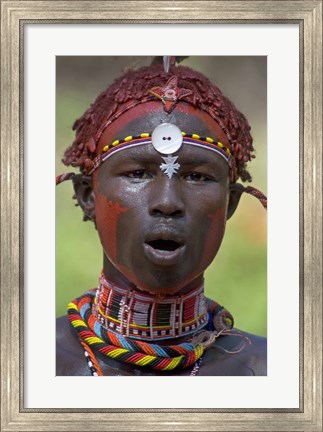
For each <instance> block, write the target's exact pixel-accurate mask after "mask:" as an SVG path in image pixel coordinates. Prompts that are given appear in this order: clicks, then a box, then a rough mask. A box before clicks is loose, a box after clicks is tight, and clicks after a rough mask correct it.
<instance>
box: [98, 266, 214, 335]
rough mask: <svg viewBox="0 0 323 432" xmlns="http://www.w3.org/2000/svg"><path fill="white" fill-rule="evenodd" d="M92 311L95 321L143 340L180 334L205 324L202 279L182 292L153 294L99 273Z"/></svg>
mask: <svg viewBox="0 0 323 432" xmlns="http://www.w3.org/2000/svg"><path fill="white" fill-rule="evenodd" d="M92 313H93V315H94V316H95V318H96V320H97V322H98V323H99V324H101V326H103V327H104V328H106V329H107V330H111V331H113V332H115V333H117V334H119V335H122V336H126V337H129V338H137V339H142V340H147V341H148V340H150V341H152V340H165V339H171V338H179V337H182V336H186V335H189V334H192V333H195V332H196V331H198V330H200V329H201V328H203V327H204V326H205V325H206V324H207V319H208V315H207V305H206V300H205V297H204V285H203V283H202V284H201V285H200V286H199V287H197V288H195V289H193V290H191V291H190V292H189V293H186V294H184V295H178V294H176V295H163V296H158V295H152V294H148V293H145V292H142V291H139V290H137V289H136V288H135V286H126V287H124V286H121V285H118V284H115V283H113V282H111V281H109V280H107V279H106V278H105V276H104V274H102V276H101V278H100V284H99V287H98V289H97V291H96V296H95V301H94V303H93V307H92Z"/></svg>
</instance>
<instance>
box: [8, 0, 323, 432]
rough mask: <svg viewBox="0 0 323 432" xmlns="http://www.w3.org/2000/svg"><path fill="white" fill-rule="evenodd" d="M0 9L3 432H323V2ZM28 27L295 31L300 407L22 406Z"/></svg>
mask: <svg viewBox="0 0 323 432" xmlns="http://www.w3.org/2000/svg"><path fill="white" fill-rule="evenodd" d="M1 9H2V14H1V15H2V16H1V20H2V25H1V93H2V105H1V121H2V123H1V124H2V128H1V156H2V157H1V430H2V431H14V430H20V431H27V430H32V431H35V430H37V431H52V430H62V431H65V430H66V431H67V430H69V431H73V430H75V431H80V430H84V431H85V430H87V431H90V430H96V431H97V430H102V431H103V430H106V431H118V430H119V431H125V430H129V431H139V430H151V431H201V430H208V431H212V430H214V431H215V430H216V431H220V430H232V431H240V430H241V431H242V430H246V431H247V430H248V431H253V430H254V431H256V430H257V431H259V430H266V431H268V430H271V431H289V430H304V431H322V229H321V227H322V191H321V185H322V1H304V2H298V1H296V2H295V1H279V2H277V1H272V0H269V1H265V2H264V1H219V2H218V1H191V2H188V1H176V2H175V1H174V2H169V1H120V2H111V1H107V2H97V1H91V2H82V1H76V2H68V1H56V0H54V1H21V2H14V1H2V2H1ZM143 16H144V17H145V18H144V19H143V18H142V17H143ZM31 22H33V23H37V22H39V23H42V24H50V23H59V22H61V23H63V22H64V23H68V22H73V23H79V24H82V23H86V22H93V23H99V22H100V23H102V22H113V23H122V22H131V23H138V24H139V23H173V24H179V23H184V22H185V23H188V24H193V23H195V22H199V23H240V24H244V23H245V24H247V23H260V24H261V23H279V24H286V25H288V24H289V23H297V24H298V25H299V28H300V35H301V36H300V47H301V53H300V96H301V97H300V99H301V113H300V124H301V131H300V132H301V133H300V137H301V141H302V142H304V141H305V138H306V142H310V143H311V145H310V146H306V147H305V146H304V147H303V145H301V146H300V147H301V155H300V156H301V166H300V180H301V184H300V195H301V196H300V220H301V224H300V226H301V232H300V250H301V254H300V286H301V290H300V292H301V299H300V300H301V305H302V307H301V314H300V340H301V350H300V351H301V352H300V384H301V385H300V406H299V408H297V409H294V408H293V409H288V408H286V409H277V410H275V409H256V408H254V409H231V408H230V409H229V408H228V409H186V408H183V409H175V410H173V409H122V410H114V411H111V410H104V409H77V408H73V409H36V408H25V407H24V374H23V364H24V363H23V359H24V339H23V311H24V292H23V281H24V258H25V257H24V242H23V239H24V216H23V215H24V195H23V190H24V188H23V186H24V185H23V175H24V171H23V167H24V165H23V156H24V142H23V127H24V124H23V119H24V111H23V102H24V99H23V92H22V89H23V74H22V67H21V66H22V62H23V57H24V51H23V29H24V25H25V24H26V23H31ZM303 148H304V151H303ZM305 149H306V150H305ZM17 161H19V163H18V162H17ZM18 209H19V210H18ZM317 227H319V228H317ZM17 305H19V308H18V307H17ZM18 341H19V343H18ZM120 415H121V416H122V422H121V421H120Z"/></svg>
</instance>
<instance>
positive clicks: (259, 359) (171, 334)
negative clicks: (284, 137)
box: [57, 58, 266, 376]
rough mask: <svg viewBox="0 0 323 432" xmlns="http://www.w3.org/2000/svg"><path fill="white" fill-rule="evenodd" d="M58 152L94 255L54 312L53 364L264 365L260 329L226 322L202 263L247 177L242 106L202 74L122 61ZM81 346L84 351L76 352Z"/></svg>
mask: <svg viewBox="0 0 323 432" xmlns="http://www.w3.org/2000/svg"><path fill="white" fill-rule="evenodd" d="M74 128H75V129H76V138H75V141H74V143H73V144H72V146H71V147H70V148H69V149H67V151H66V152H65V157H64V163H65V164H66V165H72V166H76V167H79V168H80V171H81V174H78V175H74V174H72V175H63V176H59V178H58V183H59V182H61V181H63V180H65V179H67V178H72V179H73V184H74V189H75V195H76V198H77V201H78V204H79V205H80V206H81V208H82V210H83V212H84V216H85V219H90V220H92V221H93V222H94V224H95V227H96V229H97V231H98V235H99V238H100V241H101V244H102V247H103V252H104V263H103V271H102V275H101V278H100V284H99V287H98V289H97V290H92V291H90V292H89V293H86V294H85V295H84V296H82V297H80V298H78V299H75V300H74V301H73V302H71V303H70V305H69V308H68V318H69V319H67V318H66V317H63V318H60V319H59V320H58V324H57V374H58V375H91V374H92V375H94V376H97V375H141V374H143V375H154V374H162V375H165V374H176V375H196V374H199V375H265V374H266V341H265V339H264V338H260V337H257V336H254V335H250V334H247V333H244V332H242V331H240V330H236V329H234V328H233V318H232V316H231V314H230V313H229V312H228V311H226V310H225V309H224V308H222V307H221V306H220V305H218V304H217V303H216V302H213V301H210V300H206V299H205V297H204V286H203V274H204V271H205V270H206V268H207V267H208V266H209V264H210V263H211V262H212V260H213V259H214V257H215V256H216V254H217V252H218V250H219V248H220V245H221V242H222V239H223V235H224V232H225V226H226V220H227V219H228V218H230V217H231V216H232V214H233V213H234V211H235V209H236V207H237V205H238V202H239V199H240V196H241V194H242V193H243V192H248V193H251V194H252V195H254V196H256V197H257V198H259V199H260V201H261V202H262V203H263V205H264V206H266V199H265V197H264V196H263V195H262V194H261V193H260V192H259V191H257V190H255V189H253V188H251V187H250V186H249V187H247V188H245V187H243V186H242V185H241V184H239V183H237V180H238V179H239V178H240V179H241V180H243V181H248V180H250V179H251V177H250V175H249V173H248V171H247V167H246V166H247V163H248V162H249V161H250V160H251V158H252V157H253V147H252V138H251V136H250V133H249V130H250V127H249V125H248V123H247V121H246V119H245V117H244V116H243V115H242V114H241V113H240V112H239V111H237V109H236V108H235V107H234V105H233V104H232V103H231V102H230V101H229V100H228V99H227V98H225V97H224V96H223V95H222V93H221V92H220V90H219V89H218V88H216V87H215V86H213V85H212V84H211V83H210V82H209V81H208V80H207V79H206V78H205V77H204V76H203V75H201V74H199V73H197V72H194V71H192V70H191V69H188V68H183V67H175V65H174V60H173V59H172V58H165V59H164V66H161V65H153V66H151V67H148V68H142V69H139V70H137V71H129V72H127V73H126V74H125V75H124V76H122V77H120V78H119V79H118V80H116V82H115V83H114V84H113V85H112V86H110V87H109V88H108V89H107V90H106V91H105V92H103V93H102V94H101V95H99V97H98V98H97V99H96V101H95V102H94V104H93V105H92V106H91V107H90V108H89V109H88V110H87V111H86V113H85V114H84V115H83V116H82V117H81V118H80V119H79V120H77V121H76V122H75V125H74ZM84 353H85V357H86V359H87V362H86V361H85V360H84Z"/></svg>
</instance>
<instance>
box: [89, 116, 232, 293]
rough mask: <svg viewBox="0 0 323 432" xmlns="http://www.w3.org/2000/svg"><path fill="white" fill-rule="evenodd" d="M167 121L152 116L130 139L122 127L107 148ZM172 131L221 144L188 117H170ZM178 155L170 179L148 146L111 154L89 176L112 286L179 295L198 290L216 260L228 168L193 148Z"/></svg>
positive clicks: (185, 147) (224, 214) (143, 120)
mask: <svg viewBox="0 0 323 432" xmlns="http://www.w3.org/2000/svg"><path fill="white" fill-rule="evenodd" d="M164 116H165V114H163V113H161V114H159V113H157V114H156V113H154V114H153V115H151V113H150V114H149V115H147V116H146V117H141V118H140V120H138V121H137V122H136V126H134V124H133V122H131V124H129V125H128V126H129V127H130V129H132V131H130V130H129V127H128V126H127V127H126V128H123V129H122V130H121V131H119V130H118V131H116V132H115V133H117V132H119V134H118V135H115V136H114V133H113V132H114V131H112V134H111V130H110V132H109V135H108V136H107V137H105V138H104V140H106V139H112V140H113V139H116V138H124V137H125V136H127V135H131V134H133V135H135V134H138V133H141V132H152V129H153V127H156V126H157V125H158V124H160V123H161V122H162V121H165V118H164ZM161 117H162V118H161ZM207 121H208V122H209V119H207ZM172 123H174V124H177V126H178V127H180V129H181V130H185V132H187V133H198V134H201V135H202V134H203V132H204V135H207V136H211V137H214V138H218V139H219V137H218V136H215V135H216V134H215V132H214V131H213V133H212V130H210V125H209V124H208V123H207V122H203V121H201V119H200V118H197V117H196V116H195V115H193V114H187V113H185V118H182V117H181V115H178V116H176V115H172ZM181 123H185V124H184V125H183V124H181ZM210 123H212V122H210ZM152 126H153V127H152ZM114 127H115V128H116V129H117V125H114ZM134 127H135V128H136V129H137V130H133V129H134ZM192 127H193V129H192ZM138 128H139V129H140V130H138ZM197 129H198V130H197ZM111 142H112V141H111ZM222 142H223V143H224V144H225V142H224V141H223V137H222ZM104 144H106V143H104ZM175 155H176V156H178V159H177V162H178V163H179V164H180V168H179V170H178V172H177V174H175V175H173V177H172V178H169V177H168V176H167V175H165V173H163V172H162V170H161V169H160V165H161V163H162V162H163V160H162V155H161V154H160V153H158V152H157V151H156V150H155V149H154V148H153V146H152V145H151V144H149V145H143V146H139V147H136V148H132V149H127V150H122V151H120V152H117V153H115V154H114V155H112V156H111V157H110V158H109V159H108V160H107V162H105V163H104V164H103V165H102V166H101V167H100V168H99V170H98V171H97V172H96V173H95V175H94V178H93V188H94V196H95V214H96V226H97V230H98V233H99V236H100V240H101V243H102V246H103V249H104V253H105V263H104V271H105V275H106V277H107V278H108V279H110V280H112V281H113V282H115V283H122V284H123V285H124V284H125V283H128V282H130V284H129V285H130V286H131V284H135V285H136V286H137V287H138V288H140V289H142V290H145V291H148V292H151V293H153V294H161V295H162V294H175V293H184V292H186V291H188V290H190V289H191V288H193V287H195V286H197V285H199V284H200V283H201V282H202V277H203V272H204V270H205V269H206V268H207V267H208V265H209V264H210V263H211V261H212V260H213V258H214V257H215V255H216V254H217V252H218V249H219V247H220V245H221V242H222V238H223V235H224V230H225V224H226V218H227V207H228V197H229V175H228V173H229V169H228V164H227V162H226V161H224V160H223V159H222V158H221V157H220V156H218V155H217V154H215V153H214V152H212V151H210V150H207V149H203V148H197V147H194V146H191V145H183V146H182V147H181V149H180V150H179V151H178V152H177V153H176V154H175Z"/></svg>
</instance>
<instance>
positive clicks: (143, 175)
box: [126, 170, 151, 180]
mask: <svg viewBox="0 0 323 432" xmlns="http://www.w3.org/2000/svg"><path fill="white" fill-rule="evenodd" d="M126 177H129V178H132V179H138V180H148V179H151V174H149V173H148V172H147V171H145V170H135V171H130V172H128V173H127V174H126Z"/></svg>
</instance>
